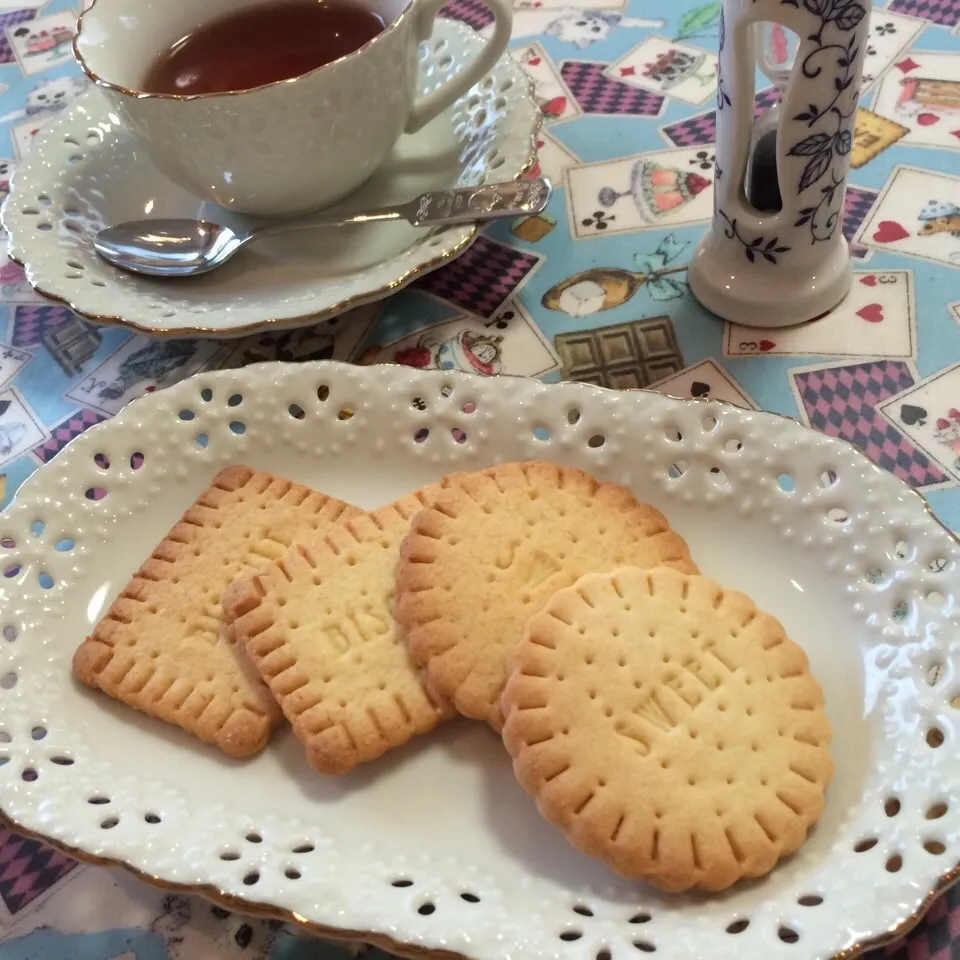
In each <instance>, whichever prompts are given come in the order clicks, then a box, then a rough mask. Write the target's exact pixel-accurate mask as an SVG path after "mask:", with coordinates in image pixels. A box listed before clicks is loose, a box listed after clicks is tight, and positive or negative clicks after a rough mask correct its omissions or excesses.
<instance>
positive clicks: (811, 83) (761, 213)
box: [688, 0, 870, 327]
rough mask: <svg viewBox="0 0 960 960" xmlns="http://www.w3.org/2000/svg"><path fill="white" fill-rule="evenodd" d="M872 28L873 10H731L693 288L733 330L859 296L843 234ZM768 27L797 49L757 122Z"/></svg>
mask: <svg viewBox="0 0 960 960" xmlns="http://www.w3.org/2000/svg"><path fill="white" fill-rule="evenodd" d="M869 19H870V16H869V0H723V9H722V12H721V17H720V56H719V66H718V68H717V162H716V169H715V181H714V208H713V223H712V225H711V227H710V229H709V230H708V232H707V234H706V236H705V237H704V238H703V240H702V241H701V243H700V245H699V247H698V248H697V252H696V254H695V256H694V260H693V262H692V263H691V265H690V269H689V272H688V280H689V283H690V289H691V290H692V292H693V294H694V296H695V297H696V298H697V299H698V300H699V301H700V302H701V303H702V304H703V305H704V306H705V307H707V309H709V310H711V311H712V312H713V313H715V314H717V315H718V316H720V317H723V318H724V319H725V320H731V321H734V322H736V323H741V324H745V325H748V326H757V327H781V326H789V325H791V324H795V323H801V322H803V321H805V320H811V319H813V318H814V317H818V316H820V315H821V314H823V313H826V312H827V311H828V310H831V309H832V308H833V307H835V306H836V305H837V304H838V303H839V302H840V301H841V300H842V299H843V298H844V296H846V294H847V292H848V290H849V289H850V284H851V282H852V270H851V266H850V255H849V252H848V250H847V241H846V240H845V239H844V236H843V232H842V230H841V227H842V221H843V200H844V192H845V187H846V181H847V174H848V172H849V169H850V150H851V147H852V145H853V131H854V125H855V122H856V113H857V101H858V99H859V93H860V70H861V65H862V63H863V56H864V52H865V49H866V45H867V33H868V29H869ZM763 22H772V23H774V24H780V25H781V26H782V27H785V28H787V29H789V30H792V31H794V33H795V34H796V35H797V36H798V37H799V43H798V45H797V53H796V57H795V60H794V63H793V67H792V69H790V70H789V79H788V80H786V82H785V85H784V88H783V90H782V91H781V95H782V99H781V102H780V103H779V104H778V105H777V106H776V107H774V108H773V109H772V110H771V111H769V112H768V113H767V114H765V115H764V116H762V117H761V118H760V119H759V120H758V121H757V122H756V123H755V122H754V77H755V73H756V70H755V67H756V64H757V56H756V46H757V35H758V33H759V27H757V26H756V25H757V24H760V23H763ZM786 76H787V74H785V73H784V74H783V77H786Z"/></svg>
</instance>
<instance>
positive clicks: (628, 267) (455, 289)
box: [0, 0, 960, 960]
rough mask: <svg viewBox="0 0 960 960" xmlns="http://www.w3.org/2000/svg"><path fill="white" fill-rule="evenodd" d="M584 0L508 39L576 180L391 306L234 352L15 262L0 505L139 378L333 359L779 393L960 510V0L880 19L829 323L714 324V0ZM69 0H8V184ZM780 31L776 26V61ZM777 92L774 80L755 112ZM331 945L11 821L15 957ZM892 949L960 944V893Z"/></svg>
mask: <svg viewBox="0 0 960 960" xmlns="http://www.w3.org/2000/svg"><path fill="white" fill-rule="evenodd" d="M133 2H135V0H131V3H133ZM576 2H577V0H570V3H571V4H576ZM581 2H582V3H583V6H582V7H575V6H568V5H566V2H565V0H516V6H517V9H516V14H515V18H516V26H515V31H514V42H513V49H512V51H511V55H512V56H514V57H515V58H516V59H517V60H518V61H519V62H520V63H522V64H523V65H524V67H525V69H526V70H527V71H528V72H529V73H530V75H531V77H532V78H533V80H534V81H535V83H536V90H537V98H538V101H539V104H540V106H541V109H542V112H543V118H544V126H543V130H542V133H541V134H540V137H539V155H540V160H539V164H540V169H541V170H542V171H543V174H544V175H546V176H548V177H550V178H551V179H552V180H553V181H554V183H555V184H556V186H557V188H558V189H557V192H556V195H555V197H554V199H553V200H552V202H551V204H550V207H549V209H548V211H547V212H546V213H545V214H543V215H541V216H537V217H532V218H528V219H525V220H522V221H519V222H515V223H512V224H499V225H496V226H494V227H493V228H492V229H489V230H487V231H486V232H485V234H484V235H483V236H482V237H481V238H480V239H479V240H478V241H477V242H476V243H475V244H474V246H473V247H472V248H471V249H470V250H469V251H467V253H465V254H464V255H463V256H462V257H461V258H460V259H459V260H458V261H456V262H455V263H452V264H450V265H448V266H447V267H445V268H444V269H442V270H440V271H437V272H436V273H434V274H432V275H429V276H427V277H425V278H423V279H421V280H420V281H418V282H417V283H416V284H415V285H414V287H413V288H411V289H410V290H408V291H405V292H402V293H400V294H398V295H396V296H394V297H393V298H391V299H390V300H389V301H386V302H384V303H382V304H380V305H377V306H376V307H373V308H370V307H368V308H363V309H361V310H358V311H354V312H353V313H351V314H347V315H345V316H344V317H342V318H340V319H339V320H338V321H335V322H333V323H329V324H325V325H320V326H316V327H312V328H306V329H302V330H297V331H293V332H288V333H283V334H275V335H270V336H264V337H258V336H253V337H248V338H246V339H244V340H241V341H234V342H232V343H224V342H217V343H211V342H204V341H190V340H180V341H151V340H149V339H147V338H145V337H142V336H139V335H131V334H130V333H128V332H126V331H124V330H121V329H107V328H98V327H96V326H93V325H91V324H88V323H87V322H85V321H84V320H82V319H80V318H79V317H76V316H74V315H73V314H71V312H70V311H69V310H67V309H65V308H64V307H62V306H59V305H56V304H52V303H45V302H44V301H43V300H42V299H41V298H39V297H38V296H36V295H35V294H34V293H33V292H32V291H31V289H30V287H29V285H28V284H27V283H26V282H25V280H24V276H23V272H22V271H21V270H20V268H19V267H17V266H16V265H15V264H13V263H10V262H7V261H5V260H0V263H2V266H0V506H3V505H5V504H7V503H8V502H9V501H10V499H11V498H12V497H13V496H14V494H15V493H16V490H17V488H18V487H19V486H20V484H21V483H22V482H23V481H24V480H25V479H26V478H27V477H28V476H29V475H30V474H31V473H32V472H33V471H34V470H36V469H37V468H38V467H40V466H41V465H42V464H44V463H46V462H47V461H48V460H50V459H51V458H52V457H53V456H55V455H56V453H57V452H58V451H59V450H61V449H62V448H63V446H64V445H65V444H67V443H68V442H69V441H70V440H71V439H72V438H73V437H75V436H77V435H78V434H79V433H81V432H82V431H84V430H86V429H87V428H88V427H90V426H91V425H93V424H95V423H99V422H100V421H102V420H104V419H105V418H108V417H110V416H112V415H113V414H115V413H116V412H117V411H118V410H119V409H120V408H121V407H122V406H123V405H124V404H126V403H127V402H129V401H130V400H131V399H133V398H134V397H136V396H138V395H140V394H142V393H144V392H145V391H148V390H154V389H158V388H162V387H164V386H167V385H169V384H170V383H172V382H174V381H176V380H178V379H180V378H182V377H184V376H188V375H189V374H191V373H194V372H196V371H197V370H199V369H203V368H209V367H214V366H230V365H233V366H236V365H241V364H245V363H249V362H253V361H257V360H265V359H285V360H308V359H320V358H329V357H337V358H338V359H349V360H353V361H356V362H358V363H372V362H379V361H392V362H397V363H405V364H409V365H412V366H417V367H443V368H447V369H462V370H467V371H471V372H474V373H478V374H482V375H493V374H497V373H501V372H504V373H514V374H525V375H529V376H534V377H542V378H544V379H547V380H559V379H576V380H584V381H587V382H590V383H596V384H602V385H604V386H607V387H615V388H629V387H649V386H653V387H655V388H658V389H663V390H664V391H667V392H669V393H672V394H675V395H686V396H689V395H693V396H712V397H719V398H722V399H725V400H732V401H733V402H735V403H739V404H742V405H744V406H747V407H760V408H764V409H768V410H775V411H778V412H780V413H784V414H789V415H790V416H793V417H797V418H799V419H800V420H802V421H803V422H805V423H808V424H810V425H811V426H812V427H814V428H815V429H817V430H822V431H824V432H825V433H828V434H832V435H836V436H841V437H844V438H846V439H848V440H850V441H852V442H853V443H855V444H856V445H857V446H859V447H860V448H861V449H863V450H864V452H865V453H866V454H867V456H869V457H870V458H871V459H872V460H873V461H874V462H876V463H878V464H880V465H881V466H883V467H884V468H885V469H887V470H891V471H892V472H894V473H895V474H897V476H899V477H902V478H903V479H904V480H905V481H907V482H908V483H910V484H912V485H914V486H915V487H917V488H919V489H920V490H921V491H922V492H923V493H924V494H925V495H926V496H927V497H928V498H929V501H930V504H931V506H932V507H933V509H934V511H935V512H936V513H937V515H938V516H939V517H940V518H941V519H942V520H943V521H944V522H945V523H946V524H947V525H949V526H950V527H952V528H953V529H958V528H960V270H958V268H960V176H958V175H956V174H960V37H958V36H957V34H958V31H960V0H891V2H889V5H888V6H886V7H885V8H882V9H881V8H877V9H875V10H874V11H873V14H872V23H871V30H870V41H869V48H868V50H867V59H866V66H865V70H864V74H865V76H864V93H863V99H862V107H861V110H860V113H859V115H858V119H857V129H856V136H855V138H854V145H853V150H852V161H853V163H852V166H853V169H852V171H851V180H850V182H851V186H850V188H849V190H848V193H847V202H846V219H845V222H844V231H845V234H846V236H847V238H848V239H849V240H850V244H851V249H852V252H853V254H854V257H855V258H856V259H855V261H854V262H855V269H856V276H855V282H854V286H853V292H852V293H851V294H850V296H849V298H848V299H847V301H845V302H844V304H842V305H841V306H840V307H839V308H838V309H837V310H836V311H835V312H834V314H833V315H832V316H831V317H830V318H828V319H826V320H824V321H821V322H818V323H817V324H814V325H808V326H806V327H804V328H801V329H794V330H767V331H764V330H751V329H745V328H739V327H737V326H735V325H730V324H727V325H724V324H722V323H719V322H718V321H717V320H716V319H715V318H713V317H711V316H710V315H708V314H707V313H706V312H705V311H704V310H703V309H702V308H700V307H699V306H698V304H697V303H695V302H694V301H693V299H692V298H691V296H690V292H689V290H688V288H687V286H686V283H685V268H686V265H687V264H688V263H689V261H690V257H691V255H692V252H693V250H694V247H695V245H696V242H697V239H698V238H699V236H700V234H701V233H702V231H703V229H704V225H705V224H706V222H707V220H708V218H709V216H710V212H711V202H712V200H711V194H712V181H713V177H714V146H713V144H714V139H715V115H714V100H715V78H714V67H715V64H716V57H715V50H716V45H717V29H718V24H719V11H720V4H719V3H716V2H703V0H674V2H671V3H666V2H662V0H661V2H658V3H655V2H653V0H581ZM811 2H812V0H811ZM446 13H447V15H448V16H451V17H455V18H457V19H461V20H464V21H466V22H467V23H469V24H470V25H471V26H473V27H475V28H476V29H478V30H483V29H485V28H487V27H488V26H489V23H490V21H491V19H492V18H491V16H490V14H489V12H488V11H487V9H486V8H485V7H484V6H483V5H482V4H481V3H479V2H478V0H450V2H449V4H448V6H447V8H446ZM76 14H77V10H76V8H75V7H72V6H71V5H70V4H68V3H65V2H64V0H50V2H49V3H46V2H45V0H39V2H35V0H0V123H2V124H3V125H4V126H5V127H6V137H7V139H6V140H4V141H3V142H5V143H6V144H7V145H6V147H3V146H0V156H3V155H5V156H6V157H7V159H0V181H2V182H0V190H2V191H3V192H4V193H5V192H6V189H7V182H8V180H9V177H10V176H11V175H12V173H13V172H14V170H15V168H16V165H17V162H18V160H19V159H20V158H22V157H23V155H24V153H25V152H26V151H27V150H28V149H30V144H31V138H32V137H33V134H34V133H35V132H36V131H37V130H38V129H40V128H41V127H42V126H43V125H44V124H45V123H47V122H49V121H50V120H52V119H54V118H55V117H56V116H57V115H58V113H59V111H61V110H62V109H64V108H65V107H67V106H68V105H69V103H70V102H71V101H72V100H73V99H74V98H75V97H76V96H78V94H80V93H81V92H82V91H83V90H84V87H85V81H84V79H83V78H82V77H81V76H79V74H78V70H77V68H76V66H75V65H74V63H73V60H72V54H71V49H70V40H71V37H72V33H73V30H74V25H75V20H76ZM784 40H785V38H784V37H778V36H777V35H776V34H774V36H773V38H772V46H771V50H772V56H773V57H774V59H776V57H777V55H778V50H780V51H781V52H782V50H783V49H784V43H783V41H784ZM775 100H776V96H775V93H774V91H773V90H772V89H770V88H769V87H768V88H766V89H764V88H763V84H761V85H760V89H759V93H758V96H757V107H758V113H759V112H761V111H762V110H763V109H765V108H767V107H769V106H770V105H771V104H772V103H773V102H775ZM3 136H4V134H3V133H2V132H0V140H2V138H3ZM951 171H953V173H951ZM654 194H656V195H657V197H658V198H659V201H661V202H657V203H654V204H651V202H650V199H651V197H652V196H653V195H654ZM784 295H785V296H789V291H784ZM869 895H870V893H869V890H864V896H869ZM335 954H339V955H341V956H344V954H343V948H342V947H332V946H329V945H327V944H323V943H320V942H318V941H315V940H310V939H308V938H303V937H298V936H297V935H296V934H294V933H292V932H290V931H289V930H287V929H285V928H283V927H282V925H280V924H276V923H267V922H265V921H259V920H250V919H245V918H243V917H239V916H236V915H231V914H229V913H227V912H226V911H224V910H221V909H219V908H216V907H212V906H211V905H210V904H209V903H207V902H205V901H202V900H199V899H195V898H190V897H183V896H174V895H169V894H165V893H163V892H162V891H158V890H154V889H152V888H149V887H146V886H144V885H143V884H141V883H140V882H139V881H136V880H134V879H132V878H130V877H128V876H127V875H125V874H120V873H114V872H110V871H108V870H106V869H103V868H99V867H91V866H82V865H79V864H77V863H75V862H74V861H72V860H70V859H68V858H66V857H64V856H61V855H60V854H58V853H56V852H54V851H52V850H50V849H49V848H46V847H44V846H43V845H41V844H38V843H36V842H34V841H31V840H26V839H24V838H21V837H19V836H17V835H15V834H12V833H10V832H8V831H5V830H3V829H2V828H0V960H28V958H31V960H34V958H35V960H67V958H69V960H162V958H170V960H188V958H189V960H201V958H202V960H219V958H233V957H241V958H246V960H254V958H266V957H270V958H283V960H307V958H313V960H316V958H319V957H322V956H326V955H330V956H331V957H332V956H334V955H335ZM881 954H882V955H886V956H895V957H897V958H902V960H907V958H909V960H919V958H935V960H947V958H954V960H957V958H960V888H955V889H954V891H953V892H951V893H948V894H947V895H946V896H945V897H943V898H941V899H940V901H938V902H937V903H936V904H935V905H934V907H933V908H932V910H931V911H930V913H929V915H928V917H927V918H926V919H925V920H924V921H923V922H922V923H921V924H920V926H919V927H918V928H917V929H916V930H915V931H914V932H913V933H912V934H910V935H909V937H908V938H907V939H906V941H904V942H901V943H900V944H896V945H893V946H891V947H888V948H887V949H886V950H884V951H882V952H878V954H877V955H878V956H879V955H881Z"/></svg>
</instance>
